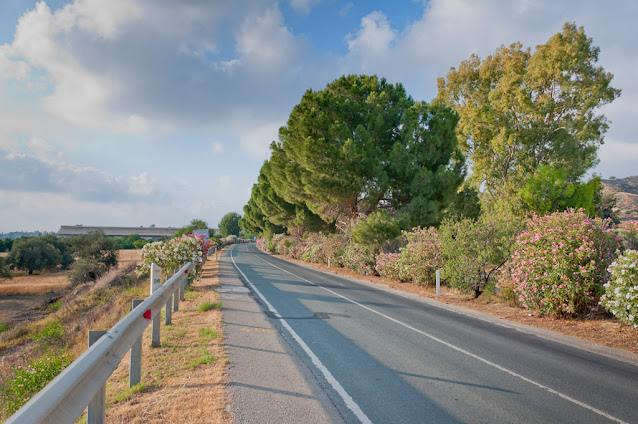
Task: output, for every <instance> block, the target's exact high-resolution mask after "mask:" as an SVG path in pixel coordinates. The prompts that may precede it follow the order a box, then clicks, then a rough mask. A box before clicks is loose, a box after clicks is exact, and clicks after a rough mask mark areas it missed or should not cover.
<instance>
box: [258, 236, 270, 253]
mask: <svg viewBox="0 0 638 424" xmlns="http://www.w3.org/2000/svg"><path fill="white" fill-rule="evenodd" d="M269 243H270V240H268V239H267V238H264V237H260V238H258V239H257V247H258V248H259V249H261V250H264V251H268V249H269V248H268V244H269Z"/></svg>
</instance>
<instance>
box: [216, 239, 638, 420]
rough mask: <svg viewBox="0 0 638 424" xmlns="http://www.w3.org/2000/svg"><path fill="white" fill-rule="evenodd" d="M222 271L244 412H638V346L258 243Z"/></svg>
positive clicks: (248, 416)
mask: <svg viewBox="0 0 638 424" xmlns="http://www.w3.org/2000/svg"><path fill="white" fill-rule="evenodd" d="M220 280H221V289H220V291H221V292H222V299H223V302H224V308H223V310H222V316H223V322H224V328H225V332H226V346H227V350H228V364H229V369H228V378H229V387H230V406H229V408H230V412H231V414H232V415H233V417H234V421H235V422H238V423H260V424H265V423H331V422H335V423H342V422H345V423H607V422H610V423H613V422H616V423H638V355H634V354H631V353H627V352H624V351H619V350H615V349H610V348H602V347H600V346H598V345H595V344H593V343H588V342H580V343H579V342H577V341H574V340H573V339H572V338H569V337H566V336H560V335H556V334H555V333H551V332H548V331H546V330H538V329H532V328H529V327H526V326H523V325H521V324H515V323H509V322H507V321H503V320H500V319H497V318H493V317H491V318H489V317H488V316H486V315H483V314H479V313H475V312H470V311H466V310H463V309H461V308H455V307H450V306H448V305H445V304H439V303H438V302H435V301H432V300H423V299H419V298H417V297H415V296H413V295H408V294H404V293H400V292H396V291H393V290H389V289H387V288H384V287H379V286H378V285H375V284H373V283H367V282H361V281H357V280H355V279H351V278H347V277H342V276H337V275H334V274H331V273H326V272H322V271H318V270H314V269H311V268H309V267H306V266H302V265H298V264H296V263H292V262H288V261H285V260H282V259H279V258H277V257H273V256H271V255H268V254H265V253H263V252H261V251H260V250H259V249H257V247H256V246H255V245H254V244H242V245H236V246H234V247H233V248H232V249H229V250H226V251H225V252H224V254H223V256H222V259H221V264H220ZM552 334H553V335H552Z"/></svg>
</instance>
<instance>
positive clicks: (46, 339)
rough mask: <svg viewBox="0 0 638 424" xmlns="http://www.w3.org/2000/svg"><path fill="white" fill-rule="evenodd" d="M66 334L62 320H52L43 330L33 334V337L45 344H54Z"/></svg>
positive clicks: (34, 339)
mask: <svg viewBox="0 0 638 424" xmlns="http://www.w3.org/2000/svg"><path fill="white" fill-rule="evenodd" d="M65 335H66V330H65V329H64V326H63V325H62V323H61V322H60V321H50V322H48V323H47V324H46V325H45V326H44V328H43V329H42V330H40V331H38V332H37V333H36V334H32V335H31V339H32V340H33V341H35V342H38V343H41V344H42V345H44V346H52V345H54V344H56V343H59V342H60V341H61V340H62V339H63V338H64V336H65Z"/></svg>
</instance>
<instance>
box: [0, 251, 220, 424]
mask: <svg viewBox="0 0 638 424" xmlns="http://www.w3.org/2000/svg"><path fill="white" fill-rule="evenodd" d="M126 252H127V253H128V258H126V257H125V258H124V260H122V261H121V268H120V269H118V270H113V271H111V272H109V273H108V274H107V275H105V276H103V277H102V278H101V279H100V280H98V281H97V282H95V283H93V284H91V285H86V286H82V287H79V288H76V289H73V290H71V289H67V292H66V293H65V295H64V296H63V297H61V298H60V299H59V300H58V301H57V302H56V303H59V306H58V307H57V310H53V309H51V310H49V311H45V313H46V315H47V316H46V317H45V318H43V319H39V320H37V321H33V322H31V323H28V322H24V323H20V324H17V325H14V326H13V327H12V328H10V329H9V330H8V331H5V332H3V333H1V334H0V356H1V359H0V384H2V382H3V380H4V378H5V377H6V376H7V375H9V373H10V371H11V368H12V367H15V366H22V365H24V364H26V362H27V361H28V360H29V359H30V358H33V357H34V356H35V355H38V349H39V347H38V345H37V344H36V343H34V342H33V341H32V340H31V337H30V335H32V334H37V333H38V332H39V331H40V329H41V328H43V327H44V326H45V325H46V324H47V323H49V322H51V321H59V322H61V323H62V324H63V326H64V328H65V330H66V333H67V334H66V336H65V338H64V340H62V341H61V344H62V345H68V346H69V348H68V350H69V351H70V353H71V355H72V357H74V358H75V357H77V356H79V355H80V354H81V353H82V352H83V351H84V350H85V349H86V332H87V330H88V329H89V328H90V329H94V330H95V329H108V328H110V327H112V326H113V325H114V324H115V323H116V322H117V321H119V320H120V319H121V318H122V317H123V316H124V315H126V314H127V313H128V312H129V311H130V308H131V299H133V298H137V299H143V298H145V297H146V296H147V293H148V290H149V281H148V278H142V279H137V278H136V277H133V276H132V275H133V273H132V272H131V270H132V269H133V265H134V262H135V261H136V260H137V259H138V258H137V256H136V255H137V252H136V251H126ZM129 252H134V254H133V253H129ZM127 259H128V261H127ZM127 262H128V263H127ZM216 285H219V279H218V277H217V262H216V261H214V260H211V261H208V263H207V264H206V265H205V267H204V278H203V279H202V281H201V282H197V283H195V284H193V285H192V286H191V287H190V288H189V290H188V291H187V292H186V295H185V297H186V300H185V301H184V302H180V310H179V312H176V313H174V315H173V325H172V326H164V325H162V347H160V348H155V349H151V348H150V326H149V329H148V330H147V331H146V332H145V334H144V344H143V359H142V384H140V385H139V386H137V387H136V388H134V389H133V390H130V389H128V360H129V358H128V355H126V356H125V357H124V358H123V361H122V364H120V367H119V368H118V369H117V370H116V371H115V373H114V374H113V375H112V376H111V378H110V379H109V381H108V384H107V414H108V417H107V421H108V422H111V423H116V422H122V423H136V422H138V423H139V422H144V423H147V422H150V423H154V422H157V423H159V422H162V423H163V422H189V423H190V422H202V423H203V422H213V423H217V422H220V423H224V422H230V419H229V417H228V414H227V412H226V409H225V408H226V401H225V391H224V390H225V384H226V380H225V364H226V359H225V352H224V348H223V334H222V328H221V312H220V311H219V310H218V309H212V310H209V311H206V312H199V311H198V308H199V306H200V305H201V304H202V303H204V302H211V303H216V302H218V300H219V295H218V293H217V292H216V291H214V287H215V286H216ZM14 297H20V296H14ZM32 297H33V296H32ZM1 415H2V414H0V416H1ZM81 420H82V418H81V419H80V421H81Z"/></svg>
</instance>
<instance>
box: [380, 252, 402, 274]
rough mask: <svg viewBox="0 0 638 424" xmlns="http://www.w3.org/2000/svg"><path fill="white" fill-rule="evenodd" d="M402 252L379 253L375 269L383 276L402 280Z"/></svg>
mask: <svg viewBox="0 0 638 424" xmlns="http://www.w3.org/2000/svg"><path fill="white" fill-rule="evenodd" d="M400 267H401V253H383V252H382V253H379V254H378V255H377V258H376V263H375V266H374V269H375V270H376V271H377V274H379V275H380V276H382V277H383V278H389V279H392V280H400V279H401V278H400V277H399V275H400V274H399V270H400Z"/></svg>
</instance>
